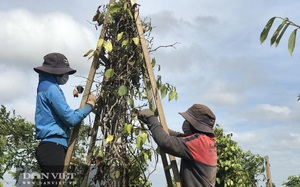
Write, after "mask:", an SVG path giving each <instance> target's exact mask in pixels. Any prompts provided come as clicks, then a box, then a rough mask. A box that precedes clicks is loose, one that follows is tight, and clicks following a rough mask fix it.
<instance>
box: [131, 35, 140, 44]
mask: <svg viewBox="0 0 300 187" xmlns="http://www.w3.org/2000/svg"><path fill="white" fill-rule="evenodd" d="M132 41H133V42H134V44H135V45H138V44H139V42H140V40H139V38H138V37H134V38H132Z"/></svg>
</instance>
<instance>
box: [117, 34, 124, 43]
mask: <svg viewBox="0 0 300 187" xmlns="http://www.w3.org/2000/svg"><path fill="white" fill-rule="evenodd" d="M123 34H124V32H121V33H119V34H118V36H117V41H120V40H121V39H122V37H123Z"/></svg>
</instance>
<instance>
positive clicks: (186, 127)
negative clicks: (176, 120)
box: [182, 120, 192, 135]
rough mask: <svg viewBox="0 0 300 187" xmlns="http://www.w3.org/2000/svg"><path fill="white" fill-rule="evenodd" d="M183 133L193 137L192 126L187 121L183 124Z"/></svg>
mask: <svg viewBox="0 0 300 187" xmlns="http://www.w3.org/2000/svg"><path fill="white" fill-rule="evenodd" d="M182 131H183V133H184V134H185V135H191V134H192V131H191V124H190V123H189V122H188V121H187V120H185V121H184V122H183V124H182Z"/></svg>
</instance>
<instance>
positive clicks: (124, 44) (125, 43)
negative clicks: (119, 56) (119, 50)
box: [122, 39, 128, 47]
mask: <svg viewBox="0 0 300 187" xmlns="http://www.w3.org/2000/svg"><path fill="white" fill-rule="evenodd" d="M127 44H128V39H126V40H123V41H122V47H123V46H126V45H127Z"/></svg>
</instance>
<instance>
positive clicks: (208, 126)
mask: <svg viewBox="0 0 300 187" xmlns="http://www.w3.org/2000/svg"><path fill="white" fill-rule="evenodd" d="M179 114H180V115H182V117H183V118H184V119H186V120H187V121H188V122H190V124H191V125H192V126H193V127H194V128H195V129H196V130H198V131H200V132H205V133H211V134H214V131H213V127H214V124H215V121H216V116H215V114H214V113H213V112H212V111H211V110H210V109H209V108H208V107H207V106H205V105H202V104H194V105H193V106H191V107H190V108H189V109H188V110H187V111H185V112H180V113H179Z"/></svg>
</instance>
